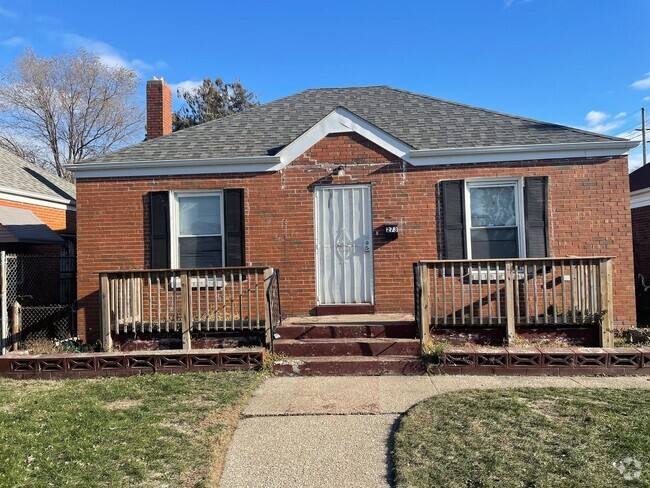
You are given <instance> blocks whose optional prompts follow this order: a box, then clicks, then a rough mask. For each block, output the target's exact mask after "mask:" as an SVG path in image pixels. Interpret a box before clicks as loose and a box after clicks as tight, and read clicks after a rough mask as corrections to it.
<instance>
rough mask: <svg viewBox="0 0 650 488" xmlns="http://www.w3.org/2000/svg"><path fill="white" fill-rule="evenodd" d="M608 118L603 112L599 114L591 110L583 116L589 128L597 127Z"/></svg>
mask: <svg viewBox="0 0 650 488" xmlns="http://www.w3.org/2000/svg"><path fill="white" fill-rule="evenodd" d="M607 117H609V116H608V115H607V114H606V113H605V112H599V111H598V110H591V111H589V112H588V113H587V115H585V120H586V121H587V124H589V125H590V126H595V125H598V124H600V123H602V122H604V121H605V119H607Z"/></svg>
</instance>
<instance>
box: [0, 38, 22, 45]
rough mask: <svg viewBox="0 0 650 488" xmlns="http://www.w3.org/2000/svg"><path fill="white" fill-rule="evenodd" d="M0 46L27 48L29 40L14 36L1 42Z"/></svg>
mask: <svg viewBox="0 0 650 488" xmlns="http://www.w3.org/2000/svg"><path fill="white" fill-rule="evenodd" d="M0 44H1V45H3V46H6V47H20V46H25V45H26V44H27V39H25V38H24V37H20V36H13V37H9V38H7V39H5V40H4V41H2V42H0Z"/></svg>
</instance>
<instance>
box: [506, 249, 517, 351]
mask: <svg viewBox="0 0 650 488" xmlns="http://www.w3.org/2000/svg"><path fill="white" fill-rule="evenodd" d="M513 271H514V272H517V270H516V269H514V270H513V266H512V261H506V266H505V274H506V341H507V344H508V345H509V346H511V345H512V344H514V342H515V293H514V292H515V290H514V279H515V277H514V275H513Z"/></svg>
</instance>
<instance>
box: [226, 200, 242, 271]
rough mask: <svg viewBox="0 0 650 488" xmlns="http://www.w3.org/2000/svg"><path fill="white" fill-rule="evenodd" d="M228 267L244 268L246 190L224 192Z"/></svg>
mask: <svg viewBox="0 0 650 488" xmlns="http://www.w3.org/2000/svg"><path fill="white" fill-rule="evenodd" d="M223 196H224V212H223V214H224V216H225V219H226V222H225V243H226V263H225V265H226V266H244V258H245V256H246V253H245V251H244V190H243V189H235V190H224V191H223Z"/></svg>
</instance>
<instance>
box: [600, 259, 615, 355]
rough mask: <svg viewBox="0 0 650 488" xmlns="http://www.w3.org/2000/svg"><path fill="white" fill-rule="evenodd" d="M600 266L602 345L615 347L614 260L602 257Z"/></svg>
mask: <svg viewBox="0 0 650 488" xmlns="http://www.w3.org/2000/svg"><path fill="white" fill-rule="evenodd" d="M599 267H600V307H601V310H600V312H601V314H602V315H601V318H600V331H599V332H600V346H601V347H614V310H613V309H614V301H613V288H612V260H611V259H601V261H600V263H599Z"/></svg>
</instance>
